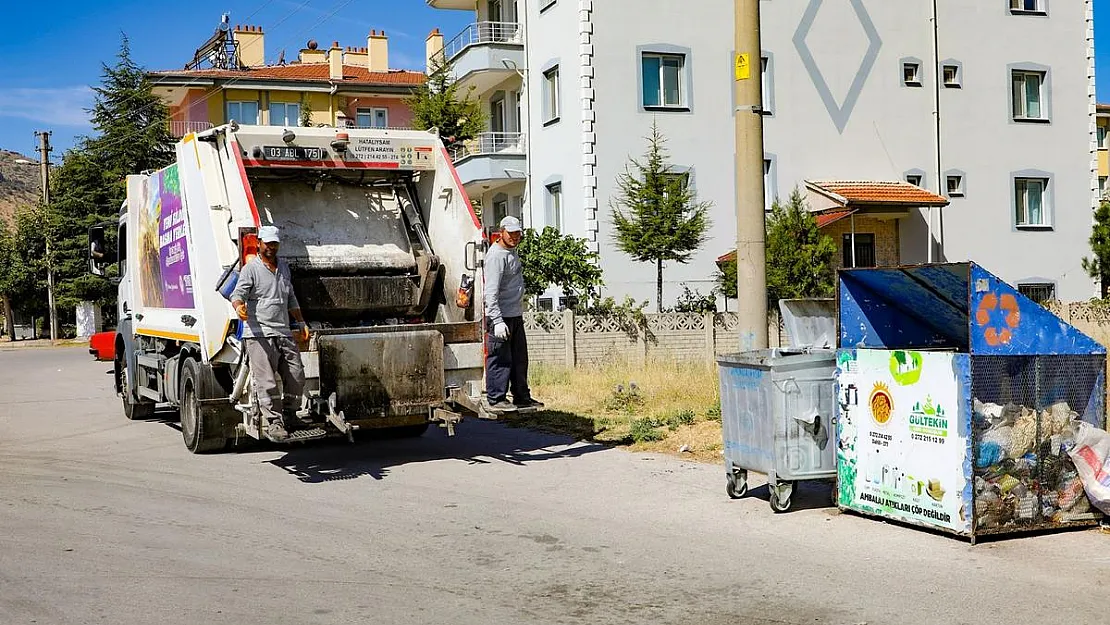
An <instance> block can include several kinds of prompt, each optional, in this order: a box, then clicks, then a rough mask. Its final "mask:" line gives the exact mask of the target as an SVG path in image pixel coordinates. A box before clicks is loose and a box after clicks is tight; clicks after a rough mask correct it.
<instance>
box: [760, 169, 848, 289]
mask: <svg viewBox="0 0 1110 625" xmlns="http://www.w3.org/2000/svg"><path fill="white" fill-rule="evenodd" d="M835 255H836V242H835V241H833V239H832V237H830V236H828V235H826V234H823V233H822V232H821V230H820V229H819V228H818V227H817V219H816V218H815V217H814V216H813V214H812V213H810V212H809V210H807V209H806V205H805V199H804V198H803V197H802V194H801V192H800V191H799V190H798V189H797V188H795V189H794V191H793V192H792V193H791V194H790V201H789V202H788V203H787V204H786V205H785V206H784V205H783V204H782V203H781V202H779V201H777V200H776V201H775V203H774V204H773V205H772V207H771V214H770V216H769V217H768V219H767V303H768V309H769V310H771V311H774V310H777V308H778V301H779V300H780V299H793V298H799V297H828V296H830V295H832V293H833V287H834V281H835V280H834V279H835V273H834V271H833V266H832V259H833V257H834V256H835Z"/></svg>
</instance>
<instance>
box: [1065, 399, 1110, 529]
mask: <svg viewBox="0 0 1110 625" xmlns="http://www.w3.org/2000/svg"><path fill="white" fill-rule="evenodd" d="M1068 455H1069V456H1071V460H1072V462H1074V463H1075V468H1076V470H1077V471H1078V472H1079V479H1081V480H1082V481H1083V490H1084V491H1086V492H1087V497H1088V498H1089V499H1090V500H1091V503H1093V504H1094V505H1095V507H1097V508H1098V509H1099V510H1102V511H1103V512H1105V513H1106V514H1110V433H1108V432H1106V431H1105V430H1100V429H1098V428H1096V427H1094V426H1092V425H1090V424H1089V423H1084V422H1082V421H1081V422H1079V432H1078V433H1077V434H1076V436H1075V446H1074V447H1072V448H1071V449H1069V450H1068Z"/></svg>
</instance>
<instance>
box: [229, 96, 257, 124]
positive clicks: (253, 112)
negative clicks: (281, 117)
mask: <svg viewBox="0 0 1110 625" xmlns="http://www.w3.org/2000/svg"><path fill="white" fill-rule="evenodd" d="M233 119H234V120H235V121H237V122H239V123H240V124H246V125H248V126H253V125H255V124H257V123H258V102H228V103H227V120H228V121H231V120H233Z"/></svg>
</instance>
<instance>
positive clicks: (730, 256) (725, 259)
mask: <svg viewBox="0 0 1110 625" xmlns="http://www.w3.org/2000/svg"><path fill="white" fill-rule="evenodd" d="M733 260H736V250H732V251H731V252H729V253H728V254H725V255H724V256H718V257H717V264H718V265H720V264H721V263H727V262H729V261H733Z"/></svg>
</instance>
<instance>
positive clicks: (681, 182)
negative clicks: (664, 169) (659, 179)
mask: <svg viewBox="0 0 1110 625" xmlns="http://www.w3.org/2000/svg"><path fill="white" fill-rule="evenodd" d="M663 179H664V180H665V181H666V182H667V193H670V191H671V189H672V188H673V187H672V186H671V185H673V184H677V185H678V189H679V190H680V191H685V190H686V189H687V188H688V187H689V186H690V174H689V173H686V172H680V173H666V174H663Z"/></svg>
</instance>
